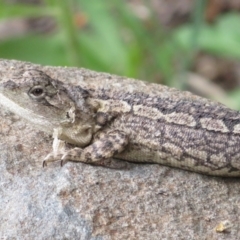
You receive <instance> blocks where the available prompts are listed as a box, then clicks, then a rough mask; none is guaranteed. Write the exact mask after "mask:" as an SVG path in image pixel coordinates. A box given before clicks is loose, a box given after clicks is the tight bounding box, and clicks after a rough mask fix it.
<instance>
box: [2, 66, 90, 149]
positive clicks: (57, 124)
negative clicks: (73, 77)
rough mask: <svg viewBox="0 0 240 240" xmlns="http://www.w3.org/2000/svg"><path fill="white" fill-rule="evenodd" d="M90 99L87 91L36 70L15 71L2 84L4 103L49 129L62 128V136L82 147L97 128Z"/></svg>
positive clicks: (48, 130) (15, 111)
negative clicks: (87, 100)
mask: <svg viewBox="0 0 240 240" xmlns="http://www.w3.org/2000/svg"><path fill="white" fill-rule="evenodd" d="M86 98H87V91H85V90H83V89H81V88H80V87H71V86H70V87H65V86H64V83H62V82H60V81H58V80H54V79H52V78H51V77H50V76H48V75H47V74H45V73H44V72H42V71H39V70H36V69H29V70H25V71H21V72H17V74H16V72H15V73H14V74H13V75H11V76H10V77H9V78H8V79H7V80H6V81H3V82H2V83H1V84H0V104H1V105H3V106H5V107H6V108H7V109H9V110H10V111H12V112H14V113H16V114H17V115H19V116H21V117H23V118H25V119H26V120H27V121H29V122H31V123H33V124H34V125H35V126H36V127H37V128H40V129H41V130H43V131H45V132H48V133H50V134H52V133H53V131H54V130H56V129H58V131H57V132H59V138H60V139H62V140H65V141H67V142H68V143H72V144H77V145H79V146H84V145H86V144H88V143H89V141H90V140H91V137H92V131H93V127H94V120H93V117H92V116H93V115H92V114H90V113H91V109H88V106H87V105H86V104H85V99H86Z"/></svg>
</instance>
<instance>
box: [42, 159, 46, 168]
mask: <svg viewBox="0 0 240 240" xmlns="http://www.w3.org/2000/svg"><path fill="white" fill-rule="evenodd" d="M42 167H43V168H44V167H47V161H46V160H44V161H43V163H42Z"/></svg>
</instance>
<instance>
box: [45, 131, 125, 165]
mask: <svg viewBox="0 0 240 240" xmlns="http://www.w3.org/2000/svg"><path fill="white" fill-rule="evenodd" d="M127 144H128V137H127V135H126V134H125V133H124V132H122V131H119V130H113V131H110V132H108V133H104V134H100V135H99V138H97V139H96V140H95V141H94V142H93V143H92V144H91V145H89V146H87V147H85V148H83V149H82V148H78V147H76V148H73V149H70V150H68V151H66V152H65V153H64V154H63V155H62V154H60V155H59V156H55V157H56V158H58V157H59V158H61V165H63V164H64V163H65V162H67V161H79V162H83V163H89V164H94V165H101V166H106V167H110V168H124V167H125V166H126V164H125V163H124V162H121V161H118V160H116V159H113V158H112V157H114V155H115V154H117V153H120V152H122V151H123V150H124V149H125V146H126V145H127ZM45 161H48V159H46V160H45Z"/></svg>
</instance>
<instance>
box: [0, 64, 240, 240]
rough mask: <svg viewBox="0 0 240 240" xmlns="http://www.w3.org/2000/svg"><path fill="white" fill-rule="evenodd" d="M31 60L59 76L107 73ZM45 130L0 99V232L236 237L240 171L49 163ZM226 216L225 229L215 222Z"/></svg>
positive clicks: (0, 67)
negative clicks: (231, 174)
mask: <svg viewBox="0 0 240 240" xmlns="http://www.w3.org/2000/svg"><path fill="white" fill-rule="evenodd" d="M25 66H34V67H38V68H39V69H44V70H45V71H46V72H47V73H48V74H49V75H50V76H52V77H54V78H58V79H59V80H62V81H72V82H76V81H77V80H78V79H81V78H82V76H85V77H87V76H88V77H92V78H95V79H100V80H101V78H103V77H104V76H106V75H105V74H102V73H96V72H93V71H88V70H85V69H77V68H58V67H43V66H38V65H33V64H30V63H25V62H18V61H9V60H0V81H1V79H2V78H3V76H6V75H7V73H8V71H9V69H10V68H11V67H14V68H18V67H25ZM51 142H52V139H51V136H48V135H46V134H44V133H43V132H41V131H39V130H36V129H35V128H34V126H32V125H29V124H28V123H26V122H25V121H23V120H22V119H20V118H19V117H17V116H15V115H13V114H12V113H10V112H8V111H7V110H5V109H3V108H2V107H0V239H84V240H85V239H91V240H93V239H103V240H105V239H151V240H152V239H156V240H157V239H184V240H187V239H191V240H192V239H200V240H202V239H209V240H210V239H211V240H215V239H218V240H221V239H227V240H229V239H234V240H236V239H240V237H239V236H240V225H239V223H240V178H239V179H234V178H232V179H230V178H225V179H224V178H216V177H209V176H204V175H200V174H197V173H191V172H187V171H183V170H179V169H173V168H169V167H164V166H160V165H155V164H132V168H131V169H130V170H122V171H120V170H112V169H105V168H101V167H94V166H89V165H86V164H81V163H67V164H66V165H64V166H63V167H60V166H59V163H54V164H49V166H48V167H47V168H42V160H43V158H44V156H46V154H47V153H48V152H49V151H50V149H51ZM226 220H227V221H229V222H230V223H231V226H230V228H229V231H227V232H222V233H217V232H216V230H215V227H216V226H218V225H219V224H220V223H221V222H223V221H226Z"/></svg>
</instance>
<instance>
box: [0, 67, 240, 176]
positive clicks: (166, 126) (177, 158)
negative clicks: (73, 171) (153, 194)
mask: <svg viewBox="0 0 240 240" xmlns="http://www.w3.org/2000/svg"><path fill="white" fill-rule="evenodd" d="M0 105H2V106H3V107H5V108H7V109H8V110H10V111H12V112H14V113H15V114H18V115H19V116H21V117H23V118H24V119H26V120H27V121H29V122H31V123H32V124H34V126H35V127H37V128H39V129H40V130H42V131H44V132H46V133H48V134H52V135H53V138H54V140H53V150H52V152H50V153H49V154H48V155H47V156H46V157H45V158H44V161H43V166H46V165H47V163H48V162H53V161H60V162H61V165H63V164H65V163H66V162H67V161H74V162H83V163H87V164H93V165H100V166H105V167H112V168H119V169H121V168H125V167H126V163H127V162H135V163H158V164H162V165H167V166H170V167H176V168H180V169H184V170H189V171H193V172H197V173H202V174H206V175H213V176H222V177H240V152H239V147H240V112H238V111H236V110H232V109H230V108H228V107H226V106H224V105H223V104H220V103H218V102H214V101H212V100H208V99H205V98H202V97H200V96H196V95H194V94H192V93H190V92H187V91H180V90H177V89H174V88H170V87H167V86H164V85H160V84H155V83H148V82H144V81H140V80H134V79H129V78H115V77H114V76H113V75H109V76H108V77H107V76H106V79H105V80H104V81H101V82H98V81H97V79H95V78H93V79H91V76H90V80H89V79H88V80H86V79H84V77H83V78H82V80H80V81H78V83H77V84H71V83H69V82H67V81H66V82H65V81H60V80H58V79H55V78H52V77H51V76H50V75H48V74H46V73H45V72H44V71H42V70H39V69H36V68H27V69H20V70H19V71H16V69H15V70H13V73H12V74H10V76H8V77H7V78H6V79H4V81H3V80H2V81H1V83H0Z"/></svg>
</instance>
